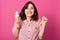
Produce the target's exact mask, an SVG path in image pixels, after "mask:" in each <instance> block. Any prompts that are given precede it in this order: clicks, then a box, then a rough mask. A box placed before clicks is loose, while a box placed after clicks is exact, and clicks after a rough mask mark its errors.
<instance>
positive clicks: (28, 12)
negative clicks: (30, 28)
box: [25, 4, 34, 17]
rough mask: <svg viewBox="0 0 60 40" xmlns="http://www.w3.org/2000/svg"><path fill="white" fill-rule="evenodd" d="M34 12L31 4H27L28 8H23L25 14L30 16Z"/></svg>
mask: <svg viewBox="0 0 60 40" xmlns="http://www.w3.org/2000/svg"><path fill="white" fill-rule="evenodd" d="M33 14H34V7H33V5H32V4H29V5H28V8H27V9H25V15H26V16H29V17H31V16H32V15H33Z"/></svg>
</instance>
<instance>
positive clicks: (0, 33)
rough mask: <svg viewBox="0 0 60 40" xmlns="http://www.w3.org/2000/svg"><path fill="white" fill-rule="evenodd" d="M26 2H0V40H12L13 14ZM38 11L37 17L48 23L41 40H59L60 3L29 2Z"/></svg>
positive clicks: (41, 0)
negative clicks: (32, 3) (44, 18)
mask: <svg viewBox="0 0 60 40" xmlns="http://www.w3.org/2000/svg"><path fill="white" fill-rule="evenodd" d="M27 1H28V0H23V1H22V0H0V40H14V37H13V36H12V32H11V31H12V27H13V24H14V15H15V12H16V11H18V12H20V10H21V9H22V7H23V6H24V4H25V3H26V2H27ZM31 1H32V2H34V4H35V5H36V7H37V9H38V13H39V17H40V18H41V17H42V16H44V15H45V16H46V17H47V18H48V23H47V25H46V29H45V35H44V37H43V40H60V3H59V2H60V1H59V0H31Z"/></svg>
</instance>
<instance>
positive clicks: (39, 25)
mask: <svg viewBox="0 0 60 40" xmlns="http://www.w3.org/2000/svg"><path fill="white" fill-rule="evenodd" d="M40 27H41V19H38V30H39V31H40Z"/></svg>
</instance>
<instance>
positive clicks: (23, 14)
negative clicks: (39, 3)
mask: <svg viewBox="0 0 60 40" xmlns="http://www.w3.org/2000/svg"><path fill="white" fill-rule="evenodd" d="M29 4H32V5H33V7H34V14H33V15H32V16H31V20H35V21H37V20H38V12H37V9H36V7H35V5H34V3H32V2H31V1H29V2H27V3H26V4H25V5H24V7H23V8H22V10H21V12H20V14H19V16H20V17H21V20H25V19H26V15H25V9H27V8H28V5H29Z"/></svg>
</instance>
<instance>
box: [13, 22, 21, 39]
mask: <svg viewBox="0 0 60 40" xmlns="http://www.w3.org/2000/svg"><path fill="white" fill-rule="evenodd" d="M19 29H20V28H19V24H17V23H16V22H15V24H14V27H13V29H12V34H13V36H14V37H15V38H17V37H18V35H19Z"/></svg>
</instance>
